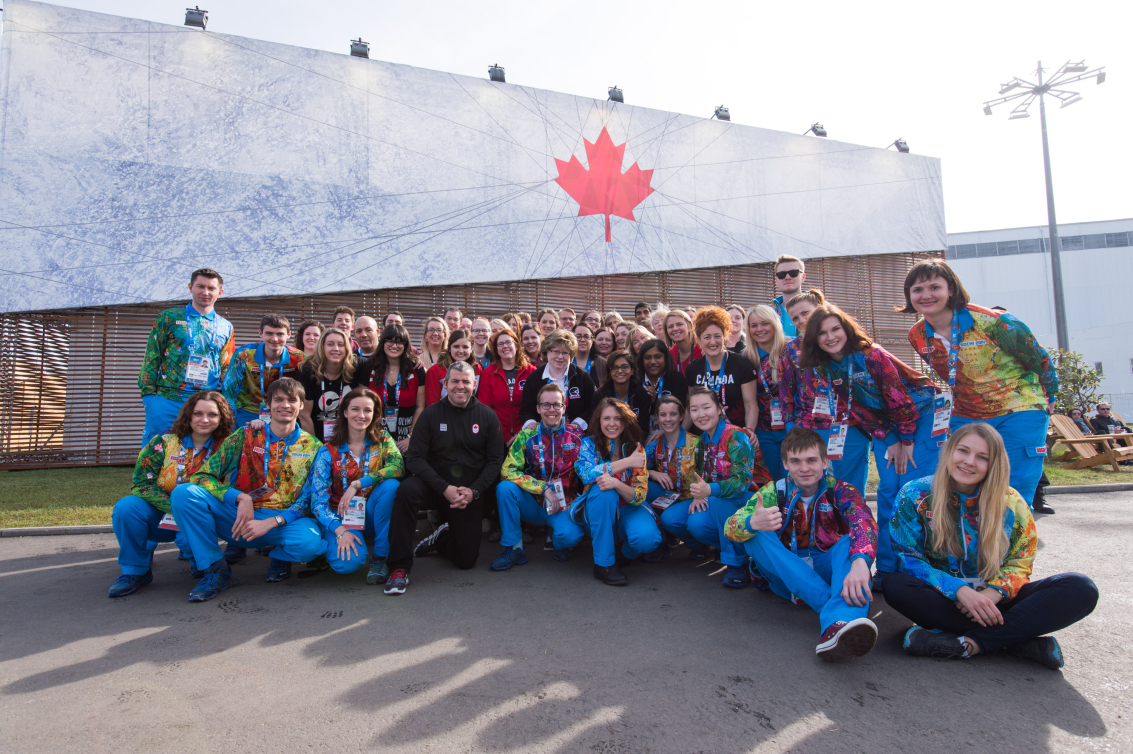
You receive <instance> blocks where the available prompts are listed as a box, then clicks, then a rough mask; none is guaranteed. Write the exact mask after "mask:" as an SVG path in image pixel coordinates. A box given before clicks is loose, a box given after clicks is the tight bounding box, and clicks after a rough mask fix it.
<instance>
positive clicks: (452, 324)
mask: <svg viewBox="0 0 1133 754" xmlns="http://www.w3.org/2000/svg"><path fill="white" fill-rule="evenodd" d="M463 322H464V312H462V311H460V309H457V308H456V307H451V308H449V309H446V310H445V324H446V325H448V329H449V332H452V331H453V330H459V329H461V323H463Z"/></svg>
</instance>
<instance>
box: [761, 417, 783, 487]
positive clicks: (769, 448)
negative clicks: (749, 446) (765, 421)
mask: <svg viewBox="0 0 1133 754" xmlns="http://www.w3.org/2000/svg"><path fill="white" fill-rule="evenodd" d="M755 436H756V439H758V440H759V450H760V452H761V453H763V463H764V465H765V466H767V471H768V472H769V473H770V474H771V479H772V480H774V481H776V482H778V481H779V480H780V479H782V478H783V475H784V474H785V473H786V472H784V470H783V451H782V448H783V438H784V437H786V436H787V430H785V429H784V430H782V431H780V432H772V431H768V430H764V429H757V430H755Z"/></svg>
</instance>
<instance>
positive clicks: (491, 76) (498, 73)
mask: <svg viewBox="0 0 1133 754" xmlns="http://www.w3.org/2000/svg"><path fill="white" fill-rule="evenodd" d="M488 80H489V81H495V82H496V83H498V84H506V83H507V80H506V79H505V78H504V68H503V66H501V65H498V64H496V63H493V64H492V65H490V66H488Z"/></svg>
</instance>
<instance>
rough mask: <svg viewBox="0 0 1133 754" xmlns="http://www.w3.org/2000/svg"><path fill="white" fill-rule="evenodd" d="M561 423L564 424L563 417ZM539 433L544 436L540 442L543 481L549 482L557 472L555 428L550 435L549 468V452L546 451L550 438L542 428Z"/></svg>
mask: <svg viewBox="0 0 1133 754" xmlns="http://www.w3.org/2000/svg"><path fill="white" fill-rule="evenodd" d="M559 425H560V426H561V425H562V420H561V419H560V420H559ZM543 427H544V428H545V427H546V425H543ZM539 433H540V435H542V437H540V443H539V465H540V466H541V467H542V468H543V477H544V479H543V481H546V482H549V481H551V479H552V478H553V477H554V474H555V430H553V429H552V430H551V436H550V440H551V467H550V468H549V469H548V468H547V452H546V451H547V439H548V438H547V435H546V433H545V432H543V431H542V429H541V430H540V432H539Z"/></svg>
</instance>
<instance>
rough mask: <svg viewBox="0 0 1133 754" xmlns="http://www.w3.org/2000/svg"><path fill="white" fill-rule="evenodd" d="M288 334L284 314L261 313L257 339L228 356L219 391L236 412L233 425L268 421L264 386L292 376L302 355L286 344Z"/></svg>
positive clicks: (296, 349)
mask: <svg viewBox="0 0 1133 754" xmlns="http://www.w3.org/2000/svg"><path fill="white" fill-rule="evenodd" d="M289 337H291V323H290V322H288V321H287V317H282V316H280V315H278V314H265V315H264V316H263V317H262V318H261V319H260V342H259V343H250V344H248V345H246V346H241V347H240V348H238V349H236V352H235V353H234V354H233V355H232V362H231V363H230V364H229V366H228V371H227V372H226V373H225V375H224V388H223V390H222V392H223V393H224V397H225V398H227V399H228V404H229V405H230V406H232V410H233V412H235V414H236V426H237V427H245V426H247V424H248V422H251V421H255V420H256V419H259V420H260V421H264V422H266V421H268V415H269V413H270V408H269V404H268V402H267V397H266V391H267V389H268V387H269V386H270V385H271V384H272V383H273V382H275V381H276V380H278V379H281V378H283V377H291V378H294V377H295V376H296V374H297V372H298V370H299V365H300V364H301V363H302V362H303V358H304V356H303V352H302V351H300V350H299V349H298V348H295V347H293V346H290V345H288V344H287V339H288V338H289Z"/></svg>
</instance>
